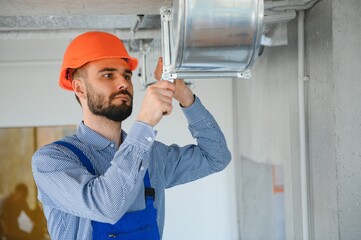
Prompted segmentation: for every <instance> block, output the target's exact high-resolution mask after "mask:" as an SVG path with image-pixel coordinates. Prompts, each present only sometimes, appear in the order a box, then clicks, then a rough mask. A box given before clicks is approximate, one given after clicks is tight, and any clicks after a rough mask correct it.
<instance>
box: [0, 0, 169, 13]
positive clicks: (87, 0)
mask: <svg viewBox="0 0 361 240" xmlns="http://www.w3.org/2000/svg"><path fill="white" fill-rule="evenodd" d="M161 6H168V7H169V6H171V1H170V0H131V1H130V0H127V1H125V0H113V1H110V0H103V1H99V0H79V1H73V0H62V1H48V0H3V1H0V16H32V15H33V16H40V15H103V14H104V15H107V14H120V15H123V14H159V9H160V7H161Z"/></svg>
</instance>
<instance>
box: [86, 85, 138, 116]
mask: <svg viewBox="0 0 361 240" xmlns="http://www.w3.org/2000/svg"><path fill="white" fill-rule="evenodd" d="M86 85H87V86H86V87H87V103H88V107H89V110H90V111H91V112H92V113H93V114H94V115H97V116H102V117H105V118H107V119H109V120H111V121H114V122H122V121H124V120H125V119H127V118H128V117H129V116H130V114H132V110H133V95H132V94H131V93H130V92H128V91H127V90H120V91H118V92H116V93H113V94H111V95H110V96H109V98H108V99H106V97H105V96H104V95H103V94H101V93H99V92H97V91H96V90H95V89H94V88H93V87H92V86H91V85H90V84H86ZM119 94H125V95H128V96H129V97H130V101H129V102H128V104H127V102H126V101H122V103H121V104H112V103H111V102H112V101H113V99H114V98H115V97H116V96H118V95H119Z"/></svg>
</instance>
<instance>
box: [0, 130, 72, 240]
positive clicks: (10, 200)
mask: <svg viewBox="0 0 361 240" xmlns="http://www.w3.org/2000/svg"><path fill="white" fill-rule="evenodd" d="M75 131H76V126H64V127H25V128H0V145H1V148H0V164H1V166H2V168H1V170H0V239H6V240H30V239H31V240H45V239H50V238H49V235H48V233H47V229H46V220H45V217H44V214H43V210H42V206H41V203H40V202H39V201H38V200H37V189H36V186H35V183H34V180H33V176H32V172H31V158H32V155H33V154H34V152H35V151H36V150H37V149H38V148H39V147H41V146H43V145H45V144H48V143H50V142H53V141H55V140H57V139H59V138H62V137H63V136H65V135H70V134H73V133H74V132H75Z"/></svg>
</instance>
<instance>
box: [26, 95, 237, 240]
mask: <svg viewBox="0 0 361 240" xmlns="http://www.w3.org/2000/svg"><path fill="white" fill-rule="evenodd" d="M182 110H183V112H184V114H185V116H186V118H187V121H188V124H189V130H190V132H191V133H192V136H193V137H194V138H195V139H196V140H197V144H196V145H195V144H190V145H186V146H183V147H180V146H178V145H175V144H173V145H170V146H167V145H165V144H163V143H161V142H158V141H155V138H156V131H155V130H154V129H153V128H152V127H150V126H149V125H147V124H145V123H142V122H135V123H134V124H133V126H132V127H131V129H130V130H129V132H128V134H126V133H125V132H124V131H122V133H121V134H122V139H123V142H122V144H121V145H120V147H119V149H117V147H116V145H115V143H114V142H111V141H109V140H108V139H106V138H104V137H102V136H101V135H100V134H98V133H96V132H95V131H93V130H92V129H90V128H88V127H87V126H86V125H84V124H83V123H81V124H80V125H79V127H78V129H77V132H76V134H75V135H73V136H68V137H65V138H64V139H63V141H67V142H70V143H72V144H73V145H75V146H76V147H78V148H79V149H81V150H82V151H83V152H84V154H85V155H86V156H87V157H88V158H89V159H90V161H91V163H92V165H93V167H94V169H95V171H96V173H97V176H94V175H92V174H91V173H89V172H88V171H87V170H86V169H85V167H84V166H83V165H82V164H81V162H80V160H79V159H78V157H77V156H76V155H75V154H74V153H73V152H71V151H70V150H69V149H67V148H65V147H63V146H60V145H57V144H54V143H52V144H48V145H46V146H43V147H42V148H40V149H39V150H38V151H37V152H36V153H35V154H34V156H33V159H32V169H33V175H34V179H35V182H36V185H37V187H38V198H39V200H40V201H41V202H42V204H43V208H44V213H45V216H46V218H47V222H48V231H49V233H50V236H51V239H54V240H55V239H56V240H60V239H64V240H71V239H81V240H86V239H92V229H91V224H90V221H91V220H95V221H98V222H107V223H115V222H117V221H118V220H119V219H120V218H121V217H122V216H123V214H124V213H126V212H129V211H137V210H141V209H144V208H145V201H144V185H143V178H144V174H145V171H146V170H147V169H148V170H149V175H150V180H151V184H152V187H153V188H155V191H156V195H155V196H156V200H155V203H154V207H155V208H157V210H158V217H157V221H158V225H159V231H160V235H161V236H162V232H163V227H164V190H165V188H169V187H172V186H175V185H178V184H183V183H187V182H191V181H194V180H196V179H199V178H202V177H204V176H207V175H209V174H211V173H214V172H217V171H220V170H222V169H224V168H225V167H226V166H227V165H228V163H229V161H230V159H231V155H230V152H229V150H228V148H227V144H226V140H225V138H224V135H223V133H222V132H221V130H220V128H219V126H218V124H217V123H216V121H215V120H214V118H213V117H212V115H211V114H210V113H209V112H208V111H207V110H206V108H204V106H203V105H202V103H201V101H200V100H199V99H198V98H197V97H196V99H195V102H194V103H193V104H192V105H191V106H190V107H188V108H182Z"/></svg>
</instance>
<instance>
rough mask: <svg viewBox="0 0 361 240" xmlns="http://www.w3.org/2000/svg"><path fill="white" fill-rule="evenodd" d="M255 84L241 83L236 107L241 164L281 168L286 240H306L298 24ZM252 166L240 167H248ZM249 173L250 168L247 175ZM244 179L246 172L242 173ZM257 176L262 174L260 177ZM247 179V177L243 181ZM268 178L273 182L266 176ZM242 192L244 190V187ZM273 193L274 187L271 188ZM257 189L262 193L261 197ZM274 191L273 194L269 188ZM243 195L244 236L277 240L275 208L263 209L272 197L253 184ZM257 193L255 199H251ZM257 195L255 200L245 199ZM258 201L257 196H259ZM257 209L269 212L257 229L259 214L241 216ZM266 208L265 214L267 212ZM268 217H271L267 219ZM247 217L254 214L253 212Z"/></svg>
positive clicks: (268, 51) (263, 63) (262, 62)
mask: <svg viewBox="0 0 361 240" xmlns="http://www.w3.org/2000/svg"><path fill="white" fill-rule="evenodd" d="M252 75H253V76H252V79H250V80H237V81H236V82H235V83H236V84H235V85H236V89H237V90H236V94H235V95H236V105H237V123H238V125H237V129H238V131H237V132H238V135H237V136H238V139H237V141H238V151H239V156H240V157H239V159H238V160H239V161H242V162H244V159H248V160H247V161H253V162H257V163H258V164H263V165H264V167H265V168H267V167H269V166H270V165H282V166H283V167H284V173H285V180H284V181H285V197H286V199H285V208H286V209H287V211H286V216H285V221H286V239H302V218H301V202H300V199H301V193H300V174H299V157H298V156H299V148H298V143H299V141H298V101H297V99H298V97H297V96H298V94H297V91H298V90H297V81H298V80H297V21H296V20H293V21H291V22H289V23H288V45H287V46H280V47H268V48H265V50H264V52H263V54H262V56H261V57H259V58H258V59H257V62H256V63H255V65H254V66H253V68H252ZM248 165H249V163H248V164H245V163H243V164H240V166H239V167H241V168H245V167H246V166H248ZM243 171H249V169H246V170H243ZM240 174H242V172H240ZM254 174H261V172H256V173H254ZM240 177H241V178H242V179H243V178H247V176H246V175H243V176H242V175H241V176H240ZM264 177H265V179H272V178H271V177H270V176H264ZM239 187H240V186H239ZM267 187H268V188H271V187H272V184H271V183H270V184H269V185H268V186H267ZM257 190H258V192H257ZM269 190H271V189H269ZM238 191H239V192H240V194H239V195H240V196H241V197H240V199H241V200H240V201H241V202H240V207H239V209H240V215H241V216H242V217H241V221H240V235H241V239H248V238H246V237H245V236H255V238H250V239H262V238H257V237H256V236H260V234H261V233H260V231H261V232H262V231H263V232H262V234H266V236H272V230H271V228H265V227H262V228H261V229H260V228H259V226H269V214H268V212H269V211H271V209H268V211H266V209H267V208H271V207H272V206H271V205H270V204H269V205H266V206H265V205H264V201H265V200H267V201H270V199H271V198H270V196H269V195H270V194H265V191H264V190H261V189H254V186H253V184H252V183H250V184H248V185H247V184H243V185H242V186H241V189H239V190H238ZM248 193H252V194H248ZM250 195H251V196H253V198H252V199H251V200H252V201H251V202H250V201H247V200H246V198H248V197H250ZM254 196H256V197H254ZM252 204H255V205H257V206H263V207H260V208H259V209H262V211H263V212H264V213H265V215H264V217H263V218H258V220H259V222H257V223H255V222H253V224H255V226H254V228H252V227H249V226H248V227H245V226H246V225H247V224H249V223H250V221H252V220H254V219H255V218H256V217H257V216H258V214H259V213H254V215H253V216H254V217H253V218H252V219H251V220H250V219H248V218H247V217H245V216H244V215H243V214H244V213H243V212H242V210H244V211H250V210H252V209H253V208H252V206H253V205H252ZM265 208H266V209H265ZM266 213H267V214H266ZM248 215H250V214H249V213H248Z"/></svg>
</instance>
